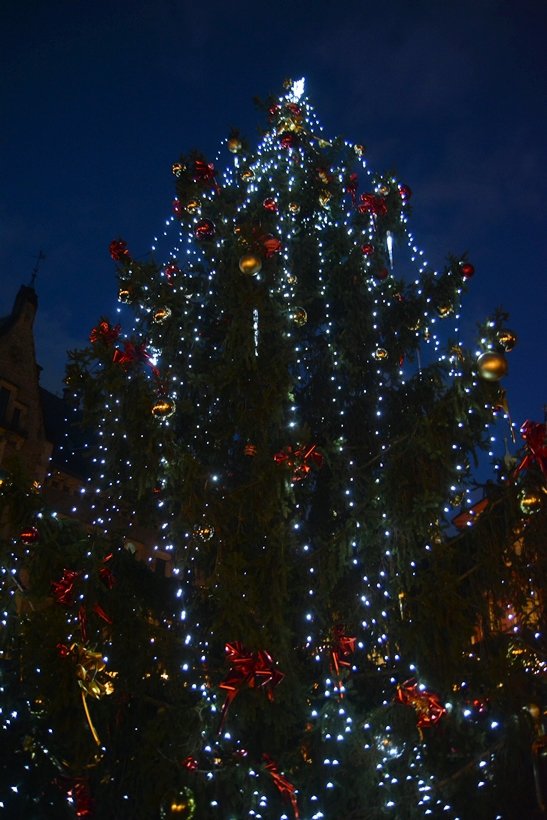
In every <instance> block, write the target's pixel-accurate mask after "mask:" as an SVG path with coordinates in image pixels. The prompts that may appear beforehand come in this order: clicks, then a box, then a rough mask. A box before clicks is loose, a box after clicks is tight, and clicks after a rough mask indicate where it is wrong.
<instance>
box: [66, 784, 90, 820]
mask: <svg viewBox="0 0 547 820" xmlns="http://www.w3.org/2000/svg"><path fill="white" fill-rule="evenodd" d="M67 794H68V797H70V798H72V800H73V801H74V809H75V813H76V817H91V816H92V814H93V801H92V798H91V792H90V790H89V783H88V782H87V780H83V779H79V780H75V781H74V783H73V784H72V786H71V788H70V789H68V793H67Z"/></svg>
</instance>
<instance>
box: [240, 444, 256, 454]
mask: <svg viewBox="0 0 547 820" xmlns="http://www.w3.org/2000/svg"><path fill="white" fill-rule="evenodd" d="M256 452H257V448H256V444H252V443H251V442H250V441H248V442H247V444H246V445H245V446H244V448H243V454H244V455H246V456H256Z"/></svg>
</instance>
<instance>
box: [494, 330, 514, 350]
mask: <svg viewBox="0 0 547 820" xmlns="http://www.w3.org/2000/svg"><path fill="white" fill-rule="evenodd" d="M497 339H498V342H499V343H500V345H501V346H502V347H503V349H504V350H505V352H506V353H509V352H510V351H511V350H512V349H513V348H514V346H515V345H516V343H517V334H516V333H513V331H512V330H498V333H497Z"/></svg>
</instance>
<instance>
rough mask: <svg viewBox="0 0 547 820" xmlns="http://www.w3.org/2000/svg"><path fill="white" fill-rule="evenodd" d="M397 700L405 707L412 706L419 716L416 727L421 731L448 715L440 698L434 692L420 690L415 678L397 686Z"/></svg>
mask: <svg viewBox="0 0 547 820" xmlns="http://www.w3.org/2000/svg"><path fill="white" fill-rule="evenodd" d="M395 700H398V701H399V703H404V704H405V706H412V708H413V709H414V710H415V711H416V714H417V715H418V720H417V722H416V726H417V727H418V729H420V730H421V729H422V728H424V727H426V726H434V725H435V724H436V723H438V722H439V720H440V719H441V718H442V716H443V715H445V714H446V709H445V708H444V706H443V705H442V703H441V701H440V699H439V696H438V695H436V694H435V693H434V692H428V691H427V689H420V688H419V686H418V682H417V681H416V680H415V678H410V679H409V680H407V681H405V683H401V684H399V685H398V686H397V694H396V695H395Z"/></svg>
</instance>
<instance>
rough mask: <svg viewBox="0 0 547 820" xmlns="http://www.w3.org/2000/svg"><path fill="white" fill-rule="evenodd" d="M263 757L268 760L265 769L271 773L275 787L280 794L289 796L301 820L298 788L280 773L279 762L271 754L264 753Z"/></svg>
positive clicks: (295, 812)
mask: <svg viewBox="0 0 547 820" xmlns="http://www.w3.org/2000/svg"><path fill="white" fill-rule="evenodd" d="M262 757H263V759H264V760H265V761H266V765H265V766H264V768H265V770H266V771H267V772H269V773H270V775H271V777H272V780H273V782H274V784H275V787H276V788H277V790H278V791H279V792H280V794H282V795H284V796H286V797H288V798H289V800H290V801H291V805H292V808H293V811H294V816H295V820H299V817H300V814H299V812H298V802H297V800H296V788H295V787H294V786H293V784H292V783H291V782H290V781H289V780H287V778H286V777H285V775H283V774H280V772H279V768H278V766H277V763H276V762H275V761H274V760H272V758H271V757H270V756H269V755H267V754H265V753H264V754H263V755H262Z"/></svg>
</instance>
